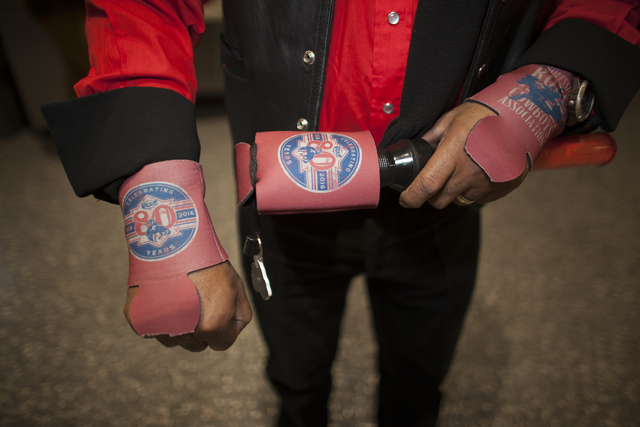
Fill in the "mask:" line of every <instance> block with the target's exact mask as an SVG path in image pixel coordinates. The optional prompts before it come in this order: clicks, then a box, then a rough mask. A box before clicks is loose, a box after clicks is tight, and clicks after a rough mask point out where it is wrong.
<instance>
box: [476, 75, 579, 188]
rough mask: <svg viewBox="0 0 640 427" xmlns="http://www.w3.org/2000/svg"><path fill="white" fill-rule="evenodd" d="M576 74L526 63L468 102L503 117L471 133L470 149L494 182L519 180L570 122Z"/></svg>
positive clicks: (481, 124)
mask: <svg viewBox="0 0 640 427" xmlns="http://www.w3.org/2000/svg"><path fill="white" fill-rule="evenodd" d="M571 82H572V74H571V73H568V72H566V71H563V70H560V69H558V68H554V67H548V66H545V65H526V66H524V67H520V68H518V69H517V70H514V71H512V72H510V73H507V74H504V75H502V76H501V77H500V78H498V80H497V81H496V82H495V83H494V84H492V85H491V86H489V87H487V88H486V89H484V90H482V91H481V92H479V93H477V94H476V95H474V96H473V97H471V98H469V99H468V100H467V101H473V102H478V103H480V104H483V105H485V106H487V107H489V108H490V109H492V110H494V111H495V112H496V113H498V116H488V117H485V118H483V119H482V120H480V121H479V122H478V123H477V124H476V125H475V127H474V128H473V129H472V130H471V132H470V133H469V136H468V138H467V144H466V147H465V148H466V151H467V153H468V154H469V156H471V158H472V159H473V160H474V161H475V162H476V163H477V164H478V165H479V166H480V167H481V168H482V169H483V170H484V171H485V172H486V174H487V175H488V176H489V178H490V179H491V181H493V182H506V181H511V180H512V179H515V178H517V177H519V176H520V175H521V174H522V173H523V172H524V170H525V168H526V167H527V162H529V166H530V165H532V164H533V162H534V161H535V160H536V158H537V157H538V154H540V151H542V148H543V147H544V145H545V144H546V143H547V141H548V140H549V139H551V138H553V137H555V136H557V135H559V134H560V133H561V132H562V129H564V126H565V123H566V120H567V102H568V100H569V95H570V94H571Z"/></svg>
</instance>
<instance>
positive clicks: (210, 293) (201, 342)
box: [122, 261, 252, 352]
mask: <svg viewBox="0 0 640 427" xmlns="http://www.w3.org/2000/svg"><path fill="white" fill-rule="evenodd" d="M189 278H190V279H191V280H192V281H193V283H194V284H195V285H196V289H197V290H198V295H199V297H200V306H201V313H200V322H199V323H198V326H197V328H196V330H195V332H193V333H190V334H185V335H179V336H174V337H170V336H168V335H158V336H155V337H154V338H156V339H157V340H158V341H160V342H161V343H162V344H163V345H165V346H167V347H175V346H178V345H179V346H181V347H183V348H185V349H186V350H189V351H194V352H197V351H203V350H205V349H206V348H207V347H210V348H211V349H212V350H226V349H227V348H229V347H230V346H231V344H233V343H234V342H235V340H236V338H237V337H238V334H240V331H242V329H244V327H245V326H247V324H248V323H249V321H251V317H252V312H251V306H250V305H249V301H248V300H247V295H246V292H245V289H244V284H243V282H242V279H241V278H240V276H239V275H238V273H236V271H235V270H234V268H233V266H232V265H231V263H230V262H229V261H225V262H223V263H221V264H218V265H215V266H213V267H208V268H205V269H202V270H199V271H195V272H193V273H190V274H189ZM137 292H138V288H137V287H130V288H129V290H128V293H127V302H126V304H125V306H124V309H123V310H122V311H123V312H124V316H125V317H126V318H127V321H128V322H129V324H130V325H131V316H130V310H131V303H132V302H133V297H134V296H135V295H136V293H137Z"/></svg>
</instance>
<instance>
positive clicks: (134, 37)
mask: <svg viewBox="0 0 640 427" xmlns="http://www.w3.org/2000/svg"><path fill="white" fill-rule="evenodd" d="M416 3H417V0H405V1H401V2H400V1H395V2H391V1H389V0H375V1H351V2H349V1H347V0H336V5H335V8H334V10H335V12H334V21H333V27H332V33H331V34H332V38H331V44H330V50H329V58H328V66H327V74H326V80H325V89H324V97H323V106H322V110H321V117H320V124H319V125H320V129H323V130H335V131H347V130H363V129H370V130H371V131H372V133H373V135H374V138H375V139H376V141H380V138H381V137H382V133H383V132H384V129H385V128H386V126H387V125H388V123H389V122H390V121H391V120H392V119H393V118H394V117H396V116H397V115H398V112H399V108H400V96H401V94H402V83H403V79H404V69H405V66H406V58H407V52H408V48H409V38H410V35H411V31H410V29H411V27H412V26H413V16H414V15H415V8H416ZM86 7H87V26H86V33H87V40H88V42H89V59H90V61H91V71H90V72H89V75H88V76H87V77H85V78H84V79H82V80H80V81H79V82H78V83H77V84H76V85H75V90H76V93H77V94H78V96H85V95H90V94H93V93H99V92H104V91H107V90H111V89H118V88H123V87H130V86H151V87H159V88H166V89H172V90H175V91H176V92H178V93H180V94H182V95H183V96H185V97H186V98H188V99H190V100H191V101H192V102H193V101H195V97H196V75H195V68H194V65H193V49H192V47H193V46H195V45H196V43H197V42H198V40H199V39H200V36H201V34H202V32H203V31H204V26H205V24H204V16H203V10H202V4H201V2H200V0H146V1H143V0H86ZM392 11H393V12H396V13H397V14H398V18H399V19H398V23H397V24H392V23H391V21H395V19H394V18H393V17H390V16H389V13H390V12H392ZM567 18H581V19H584V20H586V21H589V22H592V23H594V24H597V25H600V26H602V27H604V28H606V29H607V30H609V31H611V32H613V33H616V34H618V35H619V36H621V37H623V38H625V39H626V40H628V41H630V42H631V43H634V44H636V45H638V46H640V33H639V32H638V30H637V28H636V27H637V26H638V23H639V21H640V0H557V1H556V5H555V9H554V11H553V13H552V14H551V16H550V17H549V19H548V21H547V24H546V27H547V28H548V27H550V26H551V25H553V24H554V23H556V22H558V21H559V20H562V19H567ZM387 103H389V104H391V105H392V106H393V111H392V112H391V113H385V112H384V105H385V104H387Z"/></svg>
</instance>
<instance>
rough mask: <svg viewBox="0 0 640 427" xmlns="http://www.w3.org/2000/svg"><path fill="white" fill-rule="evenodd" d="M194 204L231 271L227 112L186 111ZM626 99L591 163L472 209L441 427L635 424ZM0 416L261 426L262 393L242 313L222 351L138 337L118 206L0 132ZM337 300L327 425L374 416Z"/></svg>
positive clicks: (637, 125)
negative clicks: (128, 314)
mask: <svg viewBox="0 0 640 427" xmlns="http://www.w3.org/2000/svg"><path fill="white" fill-rule="evenodd" d="M199 114H200V117H199V120H198V128H199V129H198V130H199V134H200V137H201V141H202V145H203V157H202V163H203V166H204V170H205V173H206V177H207V183H208V193H207V204H208V206H209V207H210V209H211V213H212V217H213V221H214V224H215V226H216V230H217V231H218V234H219V237H220V239H221V241H222V243H223V245H224V246H225V248H226V249H227V251H228V252H229V254H230V255H231V260H232V262H233V263H234V264H235V265H238V264H239V253H238V245H237V237H236V231H235V218H234V212H235V209H234V202H235V195H234V187H233V180H232V175H231V172H230V170H231V143H230V138H229V134H228V129H227V123H226V121H225V117H224V115H221V114H217V113H216V112H215V111H212V110H211V109H207V108H201V109H200V110H199ZM639 135H640V97H636V99H635V101H634V104H633V105H632V106H631V108H630V109H629V111H628V113H627V115H626V116H625V117H624V119H623V121H622V123H621V124H620V126H619V130H618V131H617V132H616V133H615V137H616V138H617V141H618V145H619V150H618V155H617V157H616V159H615V160H614V161H613V162H612V163H611V164H610V165H608V166H605V167H600V168H596V167H585V168H575V169H567V170H559V171H552V172H538V173H532V174H531V175H530V176H529V177H528V178H527V181H526V182H525V184H524V185H523V186H522V187H521V188H520V189H519V190H518V191H517V192H516V193H513V194H512V195H510V196H509V197H508V198H506V199H503V200H501V201H498V202H496V203H494V204H491V205H489V206H486V207H485V208H484V214H483V230H482V232H483V238H484V240H483V246H482V252H481V264H480V274H479V281H478V287H477V291H476V293H475V297H474V300H473V303H472V307H471V310H470V312H469V315H468V317H467V321H466V326H465V330H464V332H463V336H462V339H461V341H460V344H459V346H458V350H457V353H456V358H455V361H454V365H453V367H452V370H451V373H450V375H449V376H448V378H447V380H446V383H445V385H444V390H445V392H446V399H445V401H444V403H443V408H442V421H441V426H442V427H454V426H456V427H457V426H464V427H470V426H487V427H488V426H492V427H502V426H505V427H507V426H509V427H513V426H531V427H538V426H540V427H543V426H544V427H547V426H563V427H564V426H571V427H578V426H584V427H600V426H605V427H618V426H620V427H622V426H624V427H631V426H638V425H640V421H639V420H640V409H639V408H640V367H639V366H638V365H639V363H638V362H639V360H640V312H639V310H638V305H639V304H640V241H639V240H638V238H639V237H640V224H639V222H638V218H639V215H638V209H639V208H640V200H639V197H640V179H639V178H640V168H638V166H637V165H638V162H639V161H640V144H639V142H640V141H639ZM0 196H1V202H0V220H1V221H2V227H0V342H1V344H0V425H1V426H220V427H227V426H229V427H231V426H243V427H244V426H247V427H258V426H265V427H266V426H269V425H271V422H272V420H274V419H275V417H276V414H277V409H276V407H277V405H276V403H277V401H276V397H275V395H274V394H273V392H272V390H271V388H270V386H269V385H268V384H267V382H266V380H265V377H264V375H263V368H264V357H265V354H266V352H265V345H264V343H263V341H262V339H261V337H260V335H259V331H258V328H257V324H256V322H253V323H252V324H251V325H250V326H249V327H248V328H247V329H246V330H245V331H244V332H243V334H242V335H241V337H240V338H239V339H238V341H237V342H236V344H235V345H234V346H233V347H232V348H231V349H230V350H228V351H226V352H219V353H216V352H212V351H207V352H204V353H198V354H192V353H188V352H186V351H183V350H181V349H166V348H163V347H161V346H160V345H159V344H158V343H157V342H155V341H154V340H144V339H141V338H138V337H137V336H136V335H135V334H133V333H132V332H131V330H130V329H129V326H128V325H127V323H126V321H125V320H124V318H123V316H122V314H121V306H122V304H123V302H124V296H125V291H126V278H127V252H126V246H125V243H124V239H123V235H122V234H123V233H122V220H121V216H120V212H119V209H118V207H117V206H111V205H107V204H105V203H102V202H96V201H95V200H93V199H89V198H87V199H78V198H76V197H75V196H74V194H73V192H72V191H71V188H70V186H69V184H68V182H67V180H66V177H65V174H64V170H63V169H62V166H61V164H60V162H59V160H58V158H57V156H56V154H55V150H54V149H53V146H52V143H51V141H50V138H49V137H48V136H46V135H39V134H34V133H32V132H30V131H29V130H28V129H22V130H20V131H18V132H16V133H14V134H12V135H10V136H8V137H4V138H1V139H0ZM363 289H364V284H363V281H362V280H356V281H355V282H354V285H353V287H352V290H351V292H350V294H349V304H348V311H347V314H346V318H345V323H344V327H343V335H342V338H341V343H340V350H339V354H338V357H337V361H336V363H335V366H334V372H335V390H334V393H333V395H332V399H331V404H330V408H331V420H332V426H334V427H347V426H374V425H375V422H374V413H375V408H374V397H375V388H376V384H377V375H376V372H375V354H376V346H375V343H374V341H373V336H372V332H371V325H370V316H369V314H368V311H367V309H368V302H367V301H366V299H365V293H364V291H363Z"/></svg>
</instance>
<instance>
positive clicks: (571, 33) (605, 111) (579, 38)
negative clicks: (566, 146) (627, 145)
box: [513, 18, 640, 132]
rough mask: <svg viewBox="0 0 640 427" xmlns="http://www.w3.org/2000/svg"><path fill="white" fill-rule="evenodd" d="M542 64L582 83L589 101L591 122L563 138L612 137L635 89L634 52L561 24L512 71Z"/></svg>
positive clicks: (593, 29)
mask: <svg viewBox="0 0 640 427" xmlns="http://www.w3.org/2000/svg"><path fill="white" fill-rule="evenodd" d="M527 64H545V65H552V66H555V67H558V68H562V69H564V70H567V71H571V72H572V73H574V74H577V75H579V76H581V77H583V78H585V79H587V80H589V83H590V85H591V87H592V90H593V93H594V95H595V100H596V102H595V111H594V114H592V115H591V117H590V118H589V119H588V120H587V121H585V122H583V123H581V124H578V125H576V126H573V127H572V128H570V129H568V131H569V132H579V131H581V130H588V129H595V128H597V127H601V128H602V129H603V130H605V131H608V132H610V131H613V130H614V129H615V128H616V126H617V125H618V122H619V121H620V118H621V117H622V114H623V113H624V111H625V110H626V108H627V106H628V105H629V103H630V102H631V99H632V98H633V96H634V95H635V93H636V92H637V91H638V88H639V87H640V47H638V46H636V45H634V44H632V43H629V42H628V41H626V40H624V39H623V38H621V37H619V36H617V35H616V34H613V33H612V32H610V31H608V30H606V29H604V28H602V27H600V26H598V25H595V24H592V23H590V22H587V21H584V20H581V19H576V18H572V19H566V20H564V21H560V22H558V23H557V24H556V25H554V26H553V27H551V28H549V29H548V30H547V31H545V32H544V33H542V34H541V35H540V37H538V39H537V40H536V41H535V43H534V44H533V45H532V46H531V47H530V48H529V49H528V50H527V51H525V52H524V53H523V54H522V56H521V57H520V58H519V59H518V60H517V61H516V63H515V64H514V66H513V68H514V69H515V68H518V67H521V66H523V65H527Z"/></svg>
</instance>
